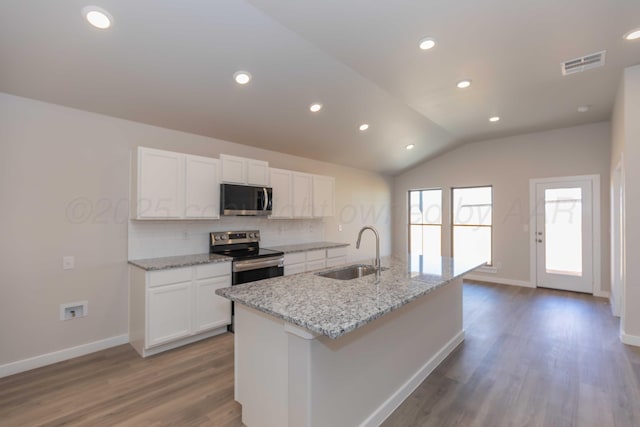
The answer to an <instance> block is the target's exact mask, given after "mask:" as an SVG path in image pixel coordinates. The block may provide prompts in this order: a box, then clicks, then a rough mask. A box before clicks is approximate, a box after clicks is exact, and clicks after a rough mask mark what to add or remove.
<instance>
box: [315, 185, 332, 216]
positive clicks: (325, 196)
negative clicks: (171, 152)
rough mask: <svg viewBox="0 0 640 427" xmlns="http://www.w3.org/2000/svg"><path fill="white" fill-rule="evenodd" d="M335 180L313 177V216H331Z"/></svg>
mask: <svg viewBox="0 0 640 427" xmlns="http://www.w3.org/2000/svg"><path fill="white" fill-rule="evenodd" d="M334 194H335V178H333V177H331V176H320V175H314V176H313V216H314V217H323V216H333V205H334V198H335V196H334Z"/></svg>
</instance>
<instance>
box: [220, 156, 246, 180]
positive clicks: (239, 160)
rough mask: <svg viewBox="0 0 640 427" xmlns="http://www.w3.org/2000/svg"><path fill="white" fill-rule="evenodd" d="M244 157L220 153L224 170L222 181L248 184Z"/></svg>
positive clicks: (221, 165)
mask: <svg viewBox="0 0 640 427" xmlns="http://www.w3.org/2000/svg"><path fill="white" fill-rule="evenodd" d="M246 160H247V159H245V158H243V157H236V156H229V155H227V154H220V168H221V172H222V182H228V183H230V184H246V183H247V179H246V171H245V168H246V164H247V162H246Z"/></svg>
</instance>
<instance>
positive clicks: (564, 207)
mask: <svg viewBox="0 0 640 427" xmlns="http://www.w3.org/2000/svg"><path fill="white" fill-rule="evenodd" d="M592 191H593V190H592V185H591V181H590V180H588V179H585V180H574V181H569V180H567V181H563V180H559V181H557V182H541V183H537V184H536V229H535V240H536V277H537V286H541V287H545V288H554V289H563V290H568V291H576V292H586V293H590V294H591V293H593V292H594V289H593V288H594V287H593V270H594V268H593V193H592Z"/></svg>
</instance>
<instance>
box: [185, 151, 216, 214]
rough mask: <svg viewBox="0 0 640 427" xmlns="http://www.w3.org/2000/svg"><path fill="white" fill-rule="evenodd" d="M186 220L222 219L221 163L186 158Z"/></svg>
mask: <svg viewBox="0 0 640 427" xmlns="http://www.w3.org/2000/svg"><path fill="white" fill-rule="evenodd" d="M185 164H186V175H185V176H186V185H185V210H184V216H185V218H195V219H198V218H214V219H217V218H219V217H220V185H219V182H220V162H219V161H218V160H217V159H212V158H209V157H201V156H190V155H188V156H186V163H185Z"/></svg>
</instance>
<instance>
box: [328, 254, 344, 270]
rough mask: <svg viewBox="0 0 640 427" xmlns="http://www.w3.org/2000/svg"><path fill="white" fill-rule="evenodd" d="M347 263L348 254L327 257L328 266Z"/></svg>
mask: <svg viewBox="0 0 640 427" xmlns="http://www.w3.org/2000/svg"><path fill="white" fill-rule="evenodd" d="M346 263H347V257H346V256H340V257H335V258H327V268H329V267H338V266H340V265H345V264H346Z"/></svg>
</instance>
